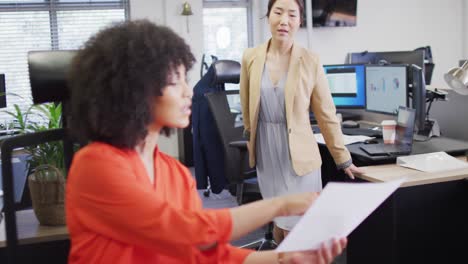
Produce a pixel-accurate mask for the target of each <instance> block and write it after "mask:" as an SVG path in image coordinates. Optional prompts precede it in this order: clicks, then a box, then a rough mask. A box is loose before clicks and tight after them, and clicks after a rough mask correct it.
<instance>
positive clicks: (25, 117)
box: [6, 103, 65, 225]
mask: <svg viewBox="0 0 468 264" xmlns="http://www.w3.org/2000/svg"><path fill="white" fill-rule="evenodd" d="M6 113H7V114H9V115H10V116H12V117H13V119H14V121H13V122H12V123H11V125H10V128H14V129H17V130H18V131H19V133H20V134H26V133H34V132H40V131H46V130H50V129H56V128H60V123H61V114H62V106H61V104H55V103H46V104H41V105H33V106H31V107H30V108H28V109H27V110H26V111H22V110H21V108H20V107H19V106H18V105H14V111H7V112H6ZM25 151H26V152H27V153H28V154H29V155H30V157H29V159H28V166H27V167H28V171H29V173H30V175H29V177H28V186H29V190H30V195H31V201H32V206H33V210H34V213H35V214H36V217H37V219H38V220H39V223H41V224H42V225H64V224H65V208H64V196H65V195H64V192H65V169H64V168H65V166H64V161H63V157H64V153H63V144H62V142H58V141H57V142H48V143H44V144H40V145H38V146H28V147H26V148H25Z"/></svg>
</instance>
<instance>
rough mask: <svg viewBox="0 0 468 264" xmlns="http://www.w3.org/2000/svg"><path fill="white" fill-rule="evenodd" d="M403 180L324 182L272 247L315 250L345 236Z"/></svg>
mask: <svg viewBox="0 0 468 264" xmlns="http://www.w3.org/2000/svg"><path fill="white" fill-rule="evenodd" d="M403 182H404V179H400V180H395V181H391V182H385V183H329V184H327V186H326V187H325V188H324V189H323V191H322V193H321V194H320V195H319V197H318V198H317V200H316V201H315V202H314V203H313V204H312V206H311V207H310V208H309V209H308V210H307V212H306V213H305V214H304V216H303V217H302V218H301V220H300V221H299V222H298V223H297V225H296V226H295V227H294V228H293V229H292V230H291V232H290V233H289V235H288V236H287V237H286V238H285V239H284V241H283V242H282V243H281V244H280V245H279V246H278V248H277V249H276V250H277V251H279V252H286V251H298V250H309V249H318V248H320V246H321V244H322V243H324V242H325V243H329V242H330V241H331V239H333V238H341V237H346V236H348V235H349V234H350V233H351V232H352V231H353V230H354V229H355V228H356V227H357V226H358V225H359V224H360V223H361V222H362V221H364V219H366V217H367V216H369V215H370V214H371V213H372V212H373V211H374V210H375V209H376V208H377V207H378V206H379V205H380V204H381V203H382V202H383V201H385V199H387V198H388V197H389V196H390V194H392V193H393V192H394V191H395V190H396V189H397V188H398V187H399V186H400V185H401V184H402V183H403Z"/></svg>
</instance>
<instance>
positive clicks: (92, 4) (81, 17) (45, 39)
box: [0, 0, 129, 125]
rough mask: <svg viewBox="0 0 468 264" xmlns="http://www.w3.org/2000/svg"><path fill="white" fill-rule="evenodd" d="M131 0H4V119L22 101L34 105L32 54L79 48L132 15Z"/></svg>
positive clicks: (0, 1) (0, 33)
mask: <svg viewBox="0 0 468 264" xmlns="http://www.w3.org/2000/svg"><path fill="white" fill-rule="evenodd" d="M128 1H129V0H99V1H95V0H88V1H84V0H81V1H78V0H16V1H13V0H0V73H4V74H5V81H6V94H7V108H3V109H0V124H2V125H5V124H9V123H11V121H12V117H10V116H9V115H7V114H6V113H5V111H13V109H14V107H13V106H14V105H15V104H17V105H18V106H19V107H20V108H21V109H22V110H23V111H25V110H26V109H28V108H29V107H30V106H31V104H32V98H31V88H30V84H29V74H28V66H27V53H28V51H34V50H68V49H78V48H80V47H81V46H82V45H83V43H84V42H85V41H86V40H88V39H89V37H90V36H91V35H93V34H94V33H96V32H97V31H99V30H100V29H102V28H104V27H107V26H110V25H111V24H112V23H115V22H120V21H124V20H126V19H127V18H128V12H129V7H128V6H129V3H128Z"/></svg>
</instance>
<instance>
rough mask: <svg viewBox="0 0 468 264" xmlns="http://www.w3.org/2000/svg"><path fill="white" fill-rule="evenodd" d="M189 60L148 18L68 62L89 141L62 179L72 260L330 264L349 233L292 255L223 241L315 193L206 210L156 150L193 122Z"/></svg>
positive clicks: (176, 166)
mask: <svg viewBox="0 0 468 264" xmlns="http://www.w3.org/2000/svg"><path fill="white" fill-rule="evenodd" d="M193 63H194V56H193V55H192V53H191V52H190V48H189V47H188V45H187V44H186V43H185V42H184V41H183V39H182V38H180V37H179V36H177V35H176V34H175V33H174V32H172V31H171V30H170V29H168V28H166V27H162V26H157V25H154V24H152V23H151V22H149V21H146V20H139V21H132V22H124V23H121V24H118V25H114V26H112V27H110V28H107V29H104V30H103V31H101V32H99V33H97V34H96V35H95V36H94V37H92V38H91V39H90V40H89V41H88V42H87V43H86V44H85V45H84V48H83V49H82V50H80V51H79V52H78V54H77V55H76V57H75V58H74V59H73V62H72V66H71V70H70V80H69V86H70V91H71V100H70V104H71V127H72V131H73V132H74V133H75V134H76V136H77V137H79V138H80V139H81V140H83V141H85V142H89V144H88V145H87V146H85V147H84V148H82V149H80V150H79V151H78V152H77V153H76V155H75V157H74V159H73V162H72V166H71V168H70V171H69V176H68V180H67V192H66V216H67V226H68V230H69V232H70V238H71V250H70V255H69V263H86V264H87V263H106V264H107V263H112V264H119V263H164V264H167V263H278V262H280V263H298V262H297V261H299V262H302V261H305V262H307V263H328V262H330V261H331V260H332V259H333V257H334V256H336V255H337V254H339V253H341V251H342V249H343V248H344V246H345V245H346V240H345V239H341V240H337V241H335V242H334V243H333V245H332V247H331V248H328V247H325V246H324V247H322V248H321V249H319V250H314V251H303V252H291V253H277V252H275V251H262V252H255V251H251V250H248V249H240V248H235V247H233V246H231V245H230V244H229V241H230V240H233V239H238V238H239V237H241V236H243V235H245V234H247V233H248V232H251V231H252V230H254V229H256V228H259V227H260V226H262V225H265V224H266V223H268V222H269V221H271V219H273V218H274V217H277V216H288V215H299V214H302V213H304V211H305V210H306V209H307V208H308V207H309V206H310V204H311V203H312V202H313V201H314V200H315V198H316V196H315V194H312V193H304V194H297V195H292V196H284V197H277V198H273V199H269V200H263V201H259V202H254V203H250V204H248V205H244V206H240V207H237V208H231V209H219V210H205V209H203V208H202V204H201V200H200V198H199V196H198V193H197V191H196V188H195V183H194V180H193V178H192V176H191V175H190V172H189V170H188V169H187V168H186V167H184V166H183V165H182V164H181V163H179V162H178V161H177V160H175V159H174V158H172V157H170V156H168V155H166V154H164V153H162V152H161V151H160V150H159V148H158V140H159V138H160V136H161V134H164V135H168V134H170V131H171V129H173V128H184V127H186V126H187V125H188V123H189V116H190V106H191V98H192V95H193V92H192V89H191V88H190V87H189V86H188V85H187V81H186V73H187V71H188V70H189V69H190V68H191V66H192V64H193ZM293 261H295V262H293Z"/></svg>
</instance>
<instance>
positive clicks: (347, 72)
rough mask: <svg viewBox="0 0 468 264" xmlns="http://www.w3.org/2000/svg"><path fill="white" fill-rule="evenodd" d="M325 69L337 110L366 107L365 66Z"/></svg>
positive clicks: (331, 66)
mask: <svg viewBox="0 0 468 264" xmlns="http://www.w3.org/2000/svg"><path fill="white" fill-rule="evenodd" d="M323 68H324V69H325V74H326V76H327V79H328V86H329V87H330V91H331V94H332V97H333V102H334V103H335V106H336V107H337V108H365V107H366V87H365V82H366V77H365V68H364V65H356V64H341V65H324V66H323Z"/></svg>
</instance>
